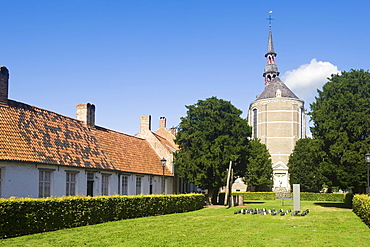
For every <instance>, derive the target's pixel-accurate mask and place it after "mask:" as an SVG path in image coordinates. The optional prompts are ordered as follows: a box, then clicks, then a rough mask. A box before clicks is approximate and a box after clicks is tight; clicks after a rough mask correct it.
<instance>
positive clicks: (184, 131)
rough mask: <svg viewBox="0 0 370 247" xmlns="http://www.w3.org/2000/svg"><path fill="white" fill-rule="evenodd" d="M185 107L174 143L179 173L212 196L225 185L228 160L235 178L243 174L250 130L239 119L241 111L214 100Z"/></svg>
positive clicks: (212, 98)
mask: <svg viewBox="0 0 370 247" xmlns="http://www.w3.org/2000/svg"><path fill="white" fill-rule="evenodd" d="M186 108H187V109H188V111H187V116H186V117H182V118H181V122H180V125H179V132H178V133H177V135H176V140H175V141H176V143H177V144H178V145H179V148H180V151H179V152H177V153H176V154H175V157H176V164H177V166H178V172H179V174H180V176H181V177H184V178H186V179H187V180H188V181H189V182H192V183H194V184H195V185H197V186H199V187H201V188H203V189H208V190H209V194H210V195H211V196H212V195H213V196H215V194H214V193H217V192H218V189H219V188H220V187H222V186H224V185H225V183H226V178H227V169H228V166H229V162H230V160H232V161H234V165H233V169H234V172H235V175H244V174H243V173H244V169H245V165H246V155H247V150H248V142H249V141H248V137H250V136H251V127H250V126H248V122H247V120H246V119H243V118H241V117H240V115H241V113H242V111H240V110H239V109H237V108H236V107H235V106H233V105H232V104H231V103H230V102H228V101H225V100H222V99H217V98H216V97H211V98H208V99H206V100H199V101H198V102H197V103H196V104H194V105H190V106H186ZM243 168H244V169H243Z"/></svg>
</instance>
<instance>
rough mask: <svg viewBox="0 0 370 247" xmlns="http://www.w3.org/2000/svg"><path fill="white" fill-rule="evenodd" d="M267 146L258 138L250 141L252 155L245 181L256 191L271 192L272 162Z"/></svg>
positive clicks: (249, 159) (250, 154)
mask: <svg viewBox="0 0 370 247" xmlns="http://www.w3.org/2000/svg"><path fill="white" fill-rule="evenodd" d="M270 157H271V156H270V153H269V152H268V150H267V148H266V145H265V144H263V143H261V142H260V140H259V139H258V138H254V139H252V140H251V141H250V153H249V156H248V161H247V168H246V172H245V176H244V179H245V181H246V182H247V183H248V186H253V187H255V190H256V191H271V187H272V161H271V159H270Z"/></svg>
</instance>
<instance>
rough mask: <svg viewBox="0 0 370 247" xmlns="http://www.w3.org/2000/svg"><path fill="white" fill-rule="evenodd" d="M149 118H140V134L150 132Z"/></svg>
mask: <svg viewBox="0 0 370 247" xmlns="http://www.w3.org/2000/svg"><path fill="white" fill-rule="evenodd" d="M151 118H152V117H151V116H150V115H141V116H140V133H145V132H148V131H151V121H152V120H151Z"/></svg>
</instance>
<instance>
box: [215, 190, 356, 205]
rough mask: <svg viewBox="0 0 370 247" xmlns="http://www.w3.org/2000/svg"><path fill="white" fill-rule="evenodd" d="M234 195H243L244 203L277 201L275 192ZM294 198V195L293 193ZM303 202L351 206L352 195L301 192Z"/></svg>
mask: <svg viewBox="0 0 370 247" xmlns="http://www.w3.org/2000/svg"><path fill="white" fill-rule="evenodd" d="M219 195H220V198H224V196H225V193H220V194H219ZM233 195H243V196H244V201H248V200H275V199H276V198H275V193H274V192H233ZM291 197H293V193H291ZM300 197H301V201H340V202H345V203H347V204H348V205H351V202H352V198H353V194H352V193H310V192H301V194H300Z"/></svg>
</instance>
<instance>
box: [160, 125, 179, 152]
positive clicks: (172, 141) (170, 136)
mask: <svg viewBox="0 0 370 247" xmlns="http://www.w3.org/2000/svg"><path fill="white" fill-rule="evenodd" d="M154 133H155V134H157V135H159V136H161V137H163V138H165V139H166V140H167V141H169V142H170V144H171V147H172V148H173V149H175V150H179V146H178V145H177V144H176V143H175V138H176V137H175V136H174V135H173V134H172V133H171V132H170V131H168V130H167V129H166V128H159V129H157V130H156V131H155V132H154Z"/></svg>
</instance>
